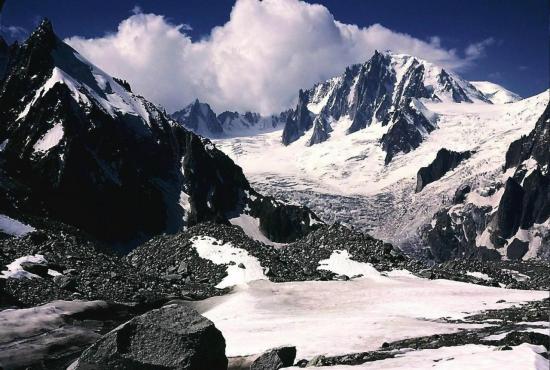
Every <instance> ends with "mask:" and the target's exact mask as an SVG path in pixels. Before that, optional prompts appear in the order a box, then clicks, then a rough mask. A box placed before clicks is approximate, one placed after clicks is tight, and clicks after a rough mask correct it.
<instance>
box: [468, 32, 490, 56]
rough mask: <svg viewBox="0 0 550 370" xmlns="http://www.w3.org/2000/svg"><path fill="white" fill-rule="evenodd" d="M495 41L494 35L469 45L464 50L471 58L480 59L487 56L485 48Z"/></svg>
mask: <svg viewBox="0 0 550 370" xmlns="http://www.w3.org/2000/svg"><path fill="white" fill-rule="evenodd" d="M494 43H495V39H494V38H492V37H489V38H486V39H485V40H482V41H480V42H476V43H474V44H470V45H468V47H467V48H466V49H465V50H464V53H465V54H466V57H467V58H469V59H472V60H473V59H479V58H481V57H484V56H485V49H487V47H488V46H491V45H493V44H494Z"/></svg>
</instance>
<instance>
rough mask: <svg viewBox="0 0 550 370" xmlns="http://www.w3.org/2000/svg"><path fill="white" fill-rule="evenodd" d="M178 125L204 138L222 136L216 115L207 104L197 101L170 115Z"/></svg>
mask: <svg viewBox="0 0 550 370" xmlns="http://www.w3.org/2000/svg"><path fill="white" fill-rule="evenodd" d="M172 118H174V119H175V120H176V121H177V122H178V123H180V124H181V125H182V126H184V127H186V128H187V129H189V130H191V131H193V132H194V133H196V134H198V135H201V136H205V137H219V136H221V135H222V134H223V129H222V127H221V124H220V121H219V120H218V118H217V117H216V113H214V111H213V110H212V108H210V105H208V104H207V103H202V102H200V101H199V99H195V101H194V102H193V103H191V104H189V105H188V106H187V107H185V108H183V109H182V110H180V111H177V112H175V113H173V114H172Z"/></svg>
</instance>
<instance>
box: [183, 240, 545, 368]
mask: <svg viewBox="0 0 550 370" xmlns="http://www.w3.org/2000/svg"><path fill="white" fill-rule="evenodd" d="M217 247H218V246H213V247H208V248H212V249H215V248H217ZM220 248H221V247H220ZM219 254H221V252H217V253H216V255H219ZM397 275H398V276H392V277H374V278H372V277H368V278H363V279H355V280H349V281H307V282H290V283H272V282H270V281H255V282H252V283H249V284H248V286H244V287H238V288H236V290H235V291H234V292H232V293H230V294H228V295H226V296H223V297H214V298H209V299H207V300H204V301H201V302H195V303H193V305H194V307H196V308H197V309H198V310H199V312H200V313H201V314H203V315H204V316H206V317H207V318H209V319H210V320H212V321H213V322H214V323H215V324H216V327H217V328H218V329H220V330H221V332H222V333H223V335H224V337H225V340H226V344H227V347H226V353H227V355H228V356H239V355H250V354H255V353H260V352H263V351H265V350H267V349H269V348H272V347H276V346H280V345H285V344H291V345H295V346H296V347H297V350H298V354H297V358H298V359H300V358H311V357H313V356H315V355H318V354H328V355H337V354H346V353H353V352H362V351H369V350H375V349H377V348H379V347H380V346H381V345H382V343H383V342H391V341H395V340H399V339H405V338H411V337H418V336H424V335H431V334H435V333H451V332H456V331H457V330H459V328H476V327H479V325H474V324H451V323H445V322H442V321H438V320H437V319H439V318H442V317H451V318H457V319H458V318H464V317H465V316H466V315H467V314H468V313H475V312H479V311H482V310H487V309H496V308H505V307H510V306H512V305H513V304H517V303H518V302H523V301H528V300H539V299H543V298H546V297H547V296H548V293H547V292H540V291H519V290H510V289H502V288H494V287H486V286H479V285H474V284H466V283H460V282H454V281H448V280H428V279H421V278H417V277H409V276H406V275H405V274H402V273H400V274H397ZM500 299H505V300H506V303H496V302H497V301H498V300H500Z"/></svg>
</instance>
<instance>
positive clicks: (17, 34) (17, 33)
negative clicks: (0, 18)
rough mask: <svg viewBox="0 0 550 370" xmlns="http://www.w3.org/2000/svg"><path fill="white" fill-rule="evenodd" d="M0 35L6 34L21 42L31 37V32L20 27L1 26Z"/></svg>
mask: <svg viewBox="0 0 550 370" xmlns="http://www.w3.org/2000/svg"><path fill="white" fill-rule="evenodd" d="M0 34H6V35H9V37H10V38H12V39H16V40H19V41H21V40H24V39H25V38H26V37H27V36H28V35H29V32H28V31H27V30H26V29H25V28H23V27H19V26H2V25H0Z"/></svg>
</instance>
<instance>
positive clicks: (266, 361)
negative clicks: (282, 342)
mask: <svg viewBox="0 0 550 370" xmlns="http://www.w3.org/2000/svg"><path fill="white" fill-rule="evenodd" d="M295 358H296V347H277V348H273V349H270V350H268V351H266V352H264V353H262V354H261V355H260V356H259V357H258V358H257V359H256V360H255V361H254V362H253V363H252V365H251V366H250V370H278V369H281V368H283V367H290V366H292V365H293V364H294V359H295Z"/></svg>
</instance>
